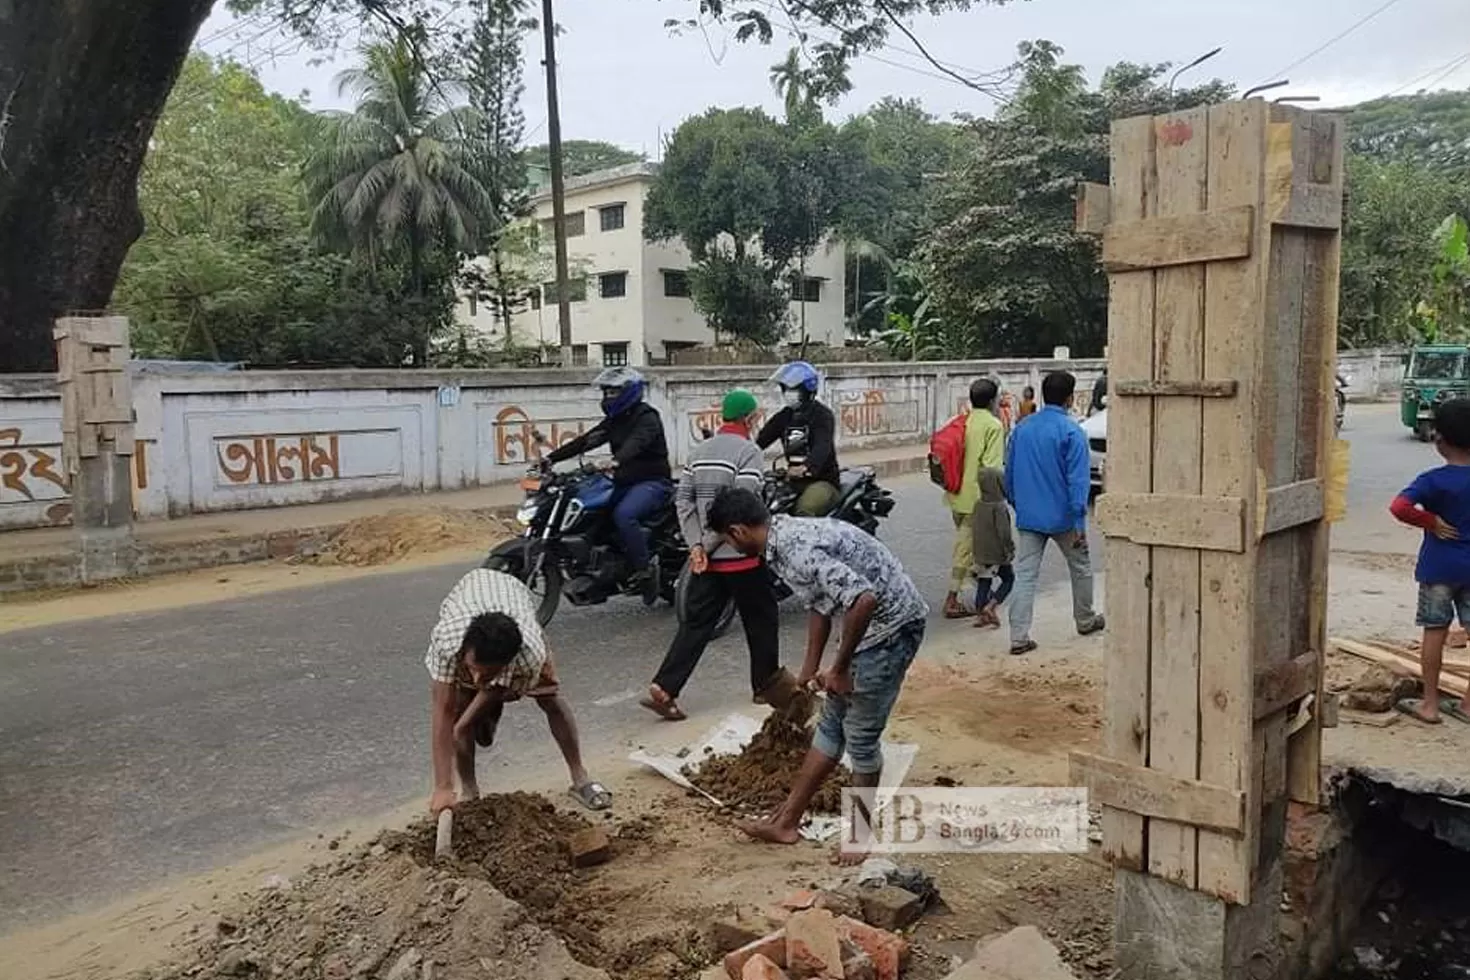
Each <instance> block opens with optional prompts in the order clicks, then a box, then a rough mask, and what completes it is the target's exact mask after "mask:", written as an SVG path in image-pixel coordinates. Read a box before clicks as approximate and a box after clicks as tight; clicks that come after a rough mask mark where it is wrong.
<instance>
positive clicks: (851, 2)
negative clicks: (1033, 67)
mask: <svg viewBox="0 0 1470 980" xmlns="http://www.w3.org/2000/svg"><path fill="white" fill-rule="evenodd" d="M974 2H975V0H803V2H802V3H800V4H796V5H793V6H791V7H790V8H789V9H788V11H787V12H788V13H789V15H790V22H791V24H792V27H793V29H794V30H796V31H801V30H802V29H803V27H808V28H810V27H820V28H822V30H824V31H826V30H835V31H836V32H837V35H836V36H837V38H838V40H837V41H833V42H823V43H821V44H818V45H816V47H819V48H823V49H831V50H830V51H829V52H827V53H829V54H830V55H831V56H830V57H828V58H826V59H824V60H821V61H819V62H818V64H817V65H816V66H815V69H814V70H816V71H817V72H818V73H819V75H820V74H823V73H825V74H827V75H831V74H832V73H833V72H834V70H835V68H834V66H836V67H844V66H845V63H846V61H847V59H849V58H851V57H853V56H856V55H858V54H860V53H861V52H863V51H871V50H875V49H877V48H879V47H881V46H882V45H884V44H885V43H887V40H888V37H889V34H890V32H891V31H892V30H902V29H904V22H905V21H906V20H907V19H909V18H911V17H913V16H915V15H917V14H919V13H923V12H926V11H927V12H939V11H941V10H945V9H965V8H968V7H970V6H972V5H973V3H974ZM684 3H685V4H686V5H688V6H689V7H692V8H693V9H694V10H695V11H697V12H699V13H700V14H702V15H707V16H711V17H716V18H722V19H725V20H727V21H728V22H730V23H732V25H733V26H734V27H735V31H736V36H737V37H738V38H739V39H740V40H742V41H752V40H753V41H759V42H763V43H769V42H770V41H771V40H772V39H773V37H774V35H775V33H776V30H777V28H776V26H775V25H774V24H773V23H772V19H771V17H770V14H771V12H772V8H771V6H770V4H769V0H684ZM213 6H214V0H150V2H146V3H145V2H142V0H77V2H75V3H70V4H57V3H44V2H28V3H19V4H17V3H11V4H6V5H4V6H0V370H6V371H45V370H51V369H52V368H53V367H54V366H55V351H54V347H53V344H52V341H51V326H52V322H53V321H54V319H55V318H56V317H57V316H59V315H60V314H61V313H63V312H64V311H67V310H89V309H100V308H103V307H105V306H106V305H107V303H108V301H109V299H110V298H111V294H112V289H113V286H114V284H115V283H116V280H117V275H118V271H119V270H120V269H121V267H122V263H123V258H124V256H125V255H126V253H127V250H128V247H129V246H130V245H131V244H132V243H133V242H134V241H135V240H136V239H137V238H138V236H139V235H140V234H141V233H142V220H141V216H140V214H139V212H138V206H137V188H136V181H137V178H138V172H139V168H140V167H141V166H142V162H143V157H144V155H145V153H146V152H147V148H148V140H149V138H150V137H151V135H152V132H153V126H154V124H155V123H156V122H157V120H158V116H159V113H161V112H162V111H163V106H164V103H165V101H166V100H167V97H168V93H169V90H170V89H171V88H172V87H173V83H174V80H175V78H176V77H177V75H178V73H179V70H180V68H181V67H182V66H183V63H184V59H185V56H186V55H187V54H188V51H189V46H190V45H191V44H192V43H193V41H194V37H195V35H196V34H197V32H198V30H199V25H200V24H201V23H203V21H204V19H205V18H206V17H207V16H208V15H209V12H210V10H211V9H212V8H213ZM230 7H231V9H232V10H234V11H235V12H237V13H249V14H263V15H273V16H276V17H278V18H279V19H280V20H281V21H282V22H283V23H285V24H288V25H290V26H291V27H293V28H295V29H297V30H299V31H301V32H302V33H303V34H305V35H306V36H307V37H308V39H311V38H315V39H318V40H321V39H323V38H327V39H330V38H331V37H332V36H333V35H334V31H335V29H336V28H337V27H338V26H340V25H341V24H342V23H344V22H345V21H346V19H348V18H359V19H367V20H372V21H374V22H376V23H378V24H380V25H384V26H387V27H391V28H392V29H393V30H394V31H395V32H397V33H398V34H399V35H400V36H402V37H410V36H424V34H425V32H427V31H428V30H429V29H430V28H431V27H432V26H433V25H437V24H441V23H442V22H443V20H444V13H445V8H447V7H448V5H447V4H440V3H438V2H436V0H230ZM781 23H782V24H783V29H784V23H785V22H784V20H783V21H782V22H781ZM418 60H419V61H420V62H422V61H423V60H424V59H422V58H419V59H418Z"/></svg>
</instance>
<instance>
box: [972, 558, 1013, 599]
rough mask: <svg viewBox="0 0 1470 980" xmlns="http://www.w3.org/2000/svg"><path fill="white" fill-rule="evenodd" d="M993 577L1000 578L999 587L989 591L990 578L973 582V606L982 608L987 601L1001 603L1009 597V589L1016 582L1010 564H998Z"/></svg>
mask: <svg viewBox="0 0 1470 980" xmlns="http://www.w3.org/2000/svg"><path fill="white" fill-rule="evenodd" d="M995 577H996V578H998V579H1000V588H998V589H995V590H994V591H991V588H990V587H991V584H992V582H993V580H992V579H990V578H982V579H977V580H976V584H975V608H976V609H977V610H978V609H984V608H985V604H986V603H987V602H994V603H995V604H996V605H997V606H999V605H1001V604H1002V603H1004V602H1005V601H1006V599H1008V598H1010V595H1011V589H1012V588H1014V587H1015V584H1016V570H1015V568H1013V567H1012V566H1010V565H999V566H997V567H996V569H995Z"/></svg>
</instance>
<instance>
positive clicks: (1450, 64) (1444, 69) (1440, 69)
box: [1380, 51, 1470, 99]
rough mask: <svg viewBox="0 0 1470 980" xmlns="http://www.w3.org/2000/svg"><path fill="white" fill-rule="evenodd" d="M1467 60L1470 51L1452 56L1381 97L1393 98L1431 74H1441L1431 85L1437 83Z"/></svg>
mask: <svg viewBox="0 0 1470 980" xmlns="http://www.w3.org/2000/svg"><path fill="white" fill-rule="evenodd" d="M1466 62H1470V51H1466V52H1465V53H1464V54H1462V55H1459V56H1458V57H1455V58H1451V59H1450V60H1449V61H1447V62H1445V63H1444V64H1442V65H1437V66H1435V67H1433V68H1431V69H1429V70H1428V71H1426V72H1425V73H1424V74H1422V75H1417V76H1415V77H1414V78H1411V79H1409V80H1408V81H1407V82H1405V83H1404V84H1402V85H1400V86H1399V87H1398V88H1396V89H1394V90H1393V91H1392V92H1389V93H1388V94H1387V95H1383V96H1380V98H1385V99H1391V98H1393V97H1394V96H1395V95H1398V94H1399V93H1400V92H1403V91H1405V90H1407V89H1411V88H1413V87H1414V86H1415V85H1418V84H1419V83H1420V82H1422V81H1424V79H1426V78H1428V77H1429V76H1430V75H1438V76H1439V77H1438V78H1436V79H1435V80H1434V81H1433V82H1431V83H1430V85H1434V84H1437V83H1438V82H1440V81H1442V80H1443V79H1445V78H1448V77H1449V76H1450V74H1452V73H1453V72H1455V71H1456V70H1458V69H1459V68H1460V67H1461V66H1462V65H1464V64H1465V63H1466ZM1425 87H1426V88H1428V87H1429V86H1425Z"/></svg>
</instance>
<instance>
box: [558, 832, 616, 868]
mask: <svg viewBox="0 0 1470 980" xmlns="http://www.w3.org/2000/svg"><path fill="white" fill-rule="evenodd" d="M567 846H568V847H570V848H571V849H572V865H573V867H578V868H590V867H592V866H593V865H594V864H602V863H603V862H604V861H606V860H607V859H608V858H610V857H612V845H611V843H609V841H608V839H607V834H606V832H604V831H603V829H602V828H601V827H588V828H587V829H585V830H579V831H577V832H576V833H575V834H573V835H572V836H571V839H570V840H568V841H567Z"/></svg>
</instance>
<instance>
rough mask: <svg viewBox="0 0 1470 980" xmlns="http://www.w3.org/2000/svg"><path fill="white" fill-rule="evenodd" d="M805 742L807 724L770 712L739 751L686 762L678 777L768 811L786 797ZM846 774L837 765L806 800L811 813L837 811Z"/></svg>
mask: <svg viewBox="0 0 1470 980" xmlns="http://www.w3.org/2000/svg"><path fill="white" fill-rule="evenodd" d="M811 742H812V735H811V730H810V729H809V728H807V727H806V726H804V725H800V724H797V723H795V722H793V721H791V720H789V719H788V718H786V717H784V716H783V715H781V714H780V713H777V712H772V713H771V714H770V715H769V716H768V717H767V718H766V721H765V724H763V725H761V729H760V731H758V732H756V733H755V737H754V738H752V739H751V740H750V744H749V745H747V746H746V747H745V749H744V751H742V752H741V753H740V754H739V755H716V756H710V757H709V758H707V759H704V760H703V761H700V762H695V763H690V764H689V765H688V766H686V767H685V768H684V775H685V776H687V777H688V778H689V781H690V782H692V783H693V784H694V785H695V786H698V787H699V788H700V789H702V790H704V791H705V792H706V793H709V794H710V795H712V796H714V797H715V798H716V799H718V800H720V801H721V802H722V803H725V804H728V805H729V806H732V807H735V808H736V809H738V810H744V811H750V812H757V811H767V810H771V809H773V808H775V807H776V806H777V805H778V804H779V803H780V802H781V801H782V800H784V799H785V798H786V794H787V792H789V791H790V789H791V784H792V783H793V782H795V781H796V774H797V772H798V771H799V770H800V769H801V763H802V760H803V759H805V758H806V753H807V749H808V748H810V747H811ZM850 778H851V773H849V772H848V770H847V767H846V766H839V767H838V770H837V771H836V772H835V773H833V774H832V775H831V776H830V777H828V779H827V781H826V782H824V783H823V784H822V788H821V789H820V790H819V791H818V792H817V795H816V798H815V799H813V800H812V806H811V812H813V813H837V812H839V811H840V809H841V807H842V788H843V787H844V786H846V785H847V784H848V781H849V780H850Z"/></svg>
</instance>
